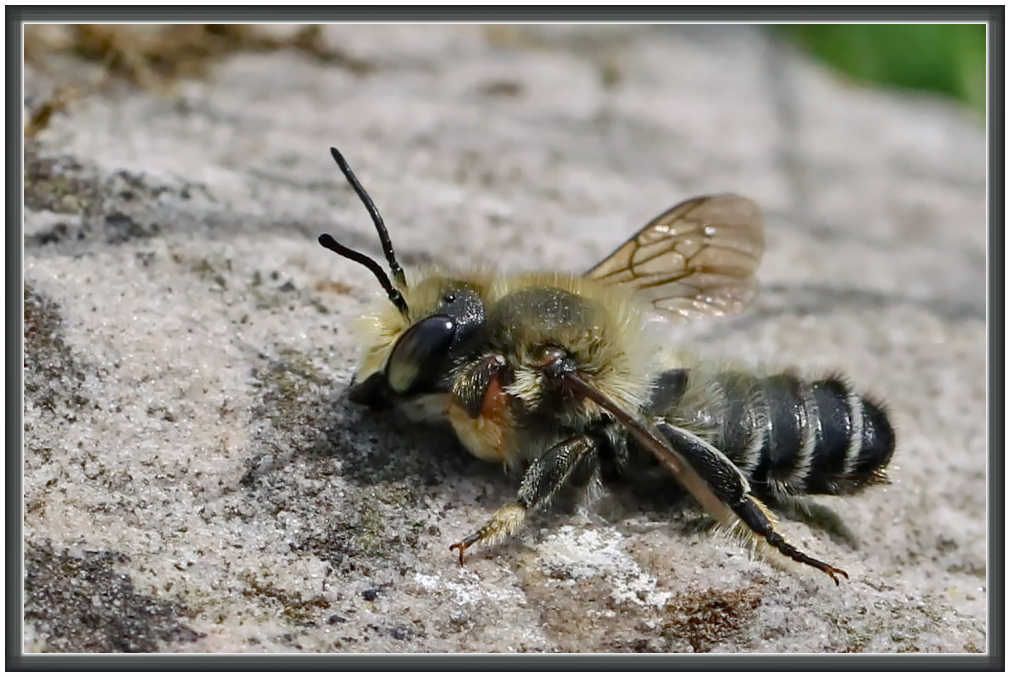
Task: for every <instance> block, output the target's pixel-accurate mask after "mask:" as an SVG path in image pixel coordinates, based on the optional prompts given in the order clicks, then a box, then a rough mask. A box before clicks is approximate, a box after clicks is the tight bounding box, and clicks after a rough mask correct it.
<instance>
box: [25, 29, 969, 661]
mask: <svg viewBox="0 0 1010 677" xmlns="http://www.w3.org/2000/svg"><path fill="white" fill-rule="evenodd" d="M322 38H323V41H324V44H328V45H331V46H339V49H340V51H341V53H342V54H343V57H342V60H340V59H335V60H331V61H326V60H323V59H314V58H312V57H311V56H309V55H307V54H305V53H302V52H297V51H293V50H279V51H270V52H265V53H246V52H239V53H237V54H235V55H233V56H228V57H223V58H222V59H221V60H220V62H219V63H217V64H215V65H214V66H213V67H212V68H211V69H210V70H209V72H208V73H207V76H206V77H205V78H203V79H192V80H185V81H182V82H180V83H179V84H178V85H177V86H176V87H175V89H174V90H173V91H172V92H170V93H167V94H165V93H158V92H150V91H144V90H139V89H136V88H130V87H126V86H124V85H119V86H115V85H112V86H108V87H103V88H101V89H100V90H99V91H98V92H97V93H95V94H92V95H89V96H84V97H81V98H79V99H77V100H75V101H73V102H72V103H71V105H70V106H69V108H68V110H67V111H66V112H63V113H58V114H56V115H55V116H54V117H53V119H52V121H51V124H50V126H49V127H48V129H46V130H45V131H43V132H42V133H41V134H40V135H39V137H38V139H37V140H34V141H32V142H31V143H30V144H29V147H28V149H27V156H28V160H27V176H26V199H27V208H26V214H25V263H24V265H25V281H26V291H25V301H26V316H25V321H26V329H25V339H26V345H25V379H26V402H25V421H24V431H25V465H24V481H25V523H24V526H25V542H26V548H27V549H28V552H29V553H32V555H31V556H30V557H27V558H26V566H27V568H28V571H27V575H28V579H27V581H28V582H26V586H27V587H26V608H25V616H26V630H25V641H26V650H28V651H89V650H139V651H151V650H162V651H202V652H210V651H219V652H223V651H227V652H245V651H291V650H301V651H311V652H327V651H350V652H404V651H423V652H456V651H475V652H497V651H504V652H513V651H515V652H522V651H530V652H539V651H580V652H610V651H687V652H691V651H694V652H702V651H717V652H748V651H760V652H909V651H911V652H920V651H921V652H978V651H983V650H984V648H985V644H986V635H985V613H986V609H987V607H986V597H987V589H986V546H987V541H986V519H985V518H986V502H985V495H986V489H985V477H986V432H985V431H986V426H985V393H986V390H985V383H986V368H985V364H986V363H985V277H984V276H985V246H986V234H985V233H986V229H985V143H984V129H983V125H982V123H981V121H979V120H977V119H974V118H972V117H971V115H970V114H969V113H967V112H965V111H963V110H961V109H960V108H958V107H957V106H955V105H953V104H950V103H947V102H944V101H940V100H937V99H933V98H930V97H926V96H921V95H912V94H901V93H890V92H883V91H879V90H875V89H869V88H865V87H862V86H859V85H856V84H853V83H850V82H846V81H844V80H843V79H841V78H840V77H838V76H836V75H833V74H832V73H830V72H827V71H826V70H825V69H824V68H823V67H821V66H818V65H816V64H814V63H812V62H811V61H810V60H809V59H807V58H806V57H804V56H802V55H799V54H797V53H795V52H793V51H792V50H791V49H789V48H788V47H786V46H784V45H782V44H780V43H779V42H777V41H776V40H775V39H773V38H772V37H769V35H768V34H767V33H765V32H763V31H760V30H757V29H754V28H747V27H740V26H711V27H706V26H655V27H644V26H614V27H606V26H550V27H535V26H523V27H515V26H492V27H485V26H434V25H409V26H392V25H389V26H330V27H327V28H326V29H325V31H324V33H323V34H322ZM77 67H80V68H83V66H82V65H81V64H77ZM53 77H55V76H54V75H53V73H51V72H48V73H47V72H46V71H44V70H41V69H36V68H34V67H31V66H30V67H29V69H28V72H27V81H26V89H27V91H28V92H29V94H32V93H33V92H41V91H45V90H46V88H47V87H50V86H51V85H52V80H51V78H53ZM330 145H336V146H338V147H340V148H341V149H342V150H343V152H344V153H345V154H346V156H347V157H348V159H349V160H350V162H351V164H352V166H353V167H354V168H355V171H356V172H357V174H358V176H359V178H360V179H361V180H362V182H363V183H364V184H365V186H366V187H367V188H368V190H369V192H370V193H371V195H372V197H373V198H374V199H375V201H376V203H377V204H378V205H379V207H380V209H381V210H382V212H383V215H384V217H385V219H386V222H387V223H388V224H389V226H390V230H391V234H392V237H393V239H394V241H395V242H396V245H397V248H398V251H399V253H400V255H401V258H402V259H403V260H404V262H405V264H407V265H408V267H409V265H411V264H413V265H417V264H419V263H424V262H425V261H429V260H434V261H439V262H443V263H448V264H456V265H466V264H468V263H470V262H472V261H479V260H484V261H488V260H490V261H493V262H494V263H496V264H498V265H500V266H502V267H505V268H510V269H523V268H530V267H536V268H552V267H553V268H563V269H571V270H579V269H583V268H585V267H587V266H589V265H590V264H592V263H593V262H595V261H597V260H599V259H600V258H601V257H602V256H604V255H605V254H606V253H607V252H609V251H610V250H611V249H612V248H613V247H614V246H616V245H617V244H618V243H619V242H620V241H622V240H623V239H624V238H626V237H627V236H628V235H630V234H631V233H632V232H633V231H634V230H636V229H637V228H638V227H640V226H641V225H643V224H644V223H645V222H646V221H647V220H648V219H649V218H651V217H652V216H654V215H655V214H657V213H659V212H660V211H661V210H663V209H665V208H666V207H668V206H670V205H672V204H673V203H675V202H677V201H679V200H681V199H684V198H686V197H690V196H692V195H697V194H702V193H706V192H716V191H735V192H740V193H743V194H745V195H748V196H750V197H752V198H754V199H755V200H757V201H758V202H759V203H761V204H762V205H763V206H764V208H765V210H766V221H767V224H766V230H767V241H768V248H767V254H766V257H765V261H764V264H763V266H762V269H761V273H760V276H761V279H762V284H763V289H764V293H763V296H762V297H761V298H760V300H759V302H758V303H757V305H756V306H755V308H754V309H753V310H751V311H750V312H749V313H748V314H745V315H743V316H741V317H739V318H735V319H732V320H723V321H713V322H699V323H697V324H694V325H690V326H688V327H684V328H671V330H670V331H671V342H672V341H676V340H685V341H690V342H693V343H696V344H699V345H701V346H702V347H703V348H704V349H705V350H707V351H711V353H712V354H713V356H718V357H726V358H732V359H734V360H744V361H748V362H753V363H755V364H757V363H773V364H777V365H780V366H786V367H798V368H802V369H804V370H807V371H811V372H813V373H817V372H818V371H821V370H826V369H830V368H837V369H840V370H842V371H844V372H845V373H846V374H848V375H850V376H851V378H852V379H853V381H854V382H855V383H857V384H858V385H859V386H860V387H861V388H864V389H865V390H867V391H870V392H873V393H875V394H877V395H879V396H880V397H882V398H883V399H885V400H886V401H887V402H888V403H889V405H890V407H891V410H892V411H893V413H894V418H895V420H896V422H897V425H898V431H899V448H898V451H897V454H896V456H895V460H894V466H895V467H894V468H893V470H892V478H893V484H891V485H890V486H887V487H883V488H874V489H871V490H868V491H867V492H866V493H865V494H862V495H859V496H856V497H852V498H847V499H823V500H820V501H819V503H821V504H823V505H824V506H827V507H828V508H830V509H831V510H832V511H834V512H836V513H837V514H838V515H840V516H841V517H842V519H843V520H844V524H845V525H846V527H847V528H848V529H849V530H850V531H851V532H852V533H853V534H854V535H855V536H856V538H857V539H858V545H855V546H854V545H852V544H851V543H847V542H845V540H844V539H842V538H840V537H837V536H832V534H831V533H830V532H829V531H826V530H824V529H818V528H812V527H811V526H810V525H808V524H807V523H803V522H798V521H794V520H791V519H784V520H783V522H782V529H783V531H784V532H785V533H786V534H787V535H788V537H789V538H790V539H792V540H793V541H794V542H795V543H796V545H798V546H800V547H802V548H804V549H805V550H807V551H809V552H812V553H816V554H817V555H818V556H820V557H822V558H823V559H825V560H827V561H830V562H832V563H836V564H838V565H839V566H841V567H842V568H845V569H846V570H847V571H848V572H849V574H850V575H851V580H849V581H847V582H845V583H843V584H842V585H841V586H840V587H835V586H834V585H833V584H832V583H831V581H830V580H828V579H827V577H825V576H821V575H819V574H817V573H816V572H807V571H792V570H789V571H783V570H781V569H778V568H776V567H774V566H772V565H771V564H769V563H768V562H765V561H762V560H760V559H756V558H754V557H753V556H751V554H750V553H749V552H748V550H747V549H746V548H744V547H742V546H741V545H740V544H738V543H735V542H733V541H731V540H729V539H727V538H726V537H724V536H722V535H720V534H718V533H715V532H713V531H712V530H710V529H708V528H706V526H705V522H704V520H702V519H700V518H699V514H698V513H697V512H696V511H694V510H692V509H690V508H682V507H678V506H669V505H665V504H664V502H663V501H656V500H653V497H643V496H641V495H639V494H636V492H635V491H634V489H621V490H615V492H614V493H613V494H612V495H610V496H607V497H604V498H603V499H601V501H600V502H599V503H598V505H596V506H595V508H593V509H583V508H579V509H564V508H563V507H562V509H558V510H554V511H551V512H550V513H548V514H544V515H540V516H537V517H536V518H535V519H534V520H533V521H532V523H531V524H530V526H529V528H528V529H527V530H526V532H525V534H524V535H523V536H522V537H521V538H518V539H516V541H514V542H512V543H509V544H505V545H501V546H497V547H495V548H492V549H487V550H483V551H475V552H473V553H472V554H470V555H469V559H468V561H467V563H466V566H465V567H460V566H459V565H458V563H457V562H456V558H455V554H454V553H451V552H450V551H449V549H448V546H449V544H450V543H453V542H455V541H457V540H459V539H460V538H461V537H462V536H464V535H466V534H467V533H469V532H470V531H471V530H472V529H474V528H475V527H477V526H478V525H480V524H481V523H482V522H483V521H484V520H485V519H486V518H487V517H488V516H489V515H490V514H491V513H492V512H493V511H494V510H495V509H496V508H498V507H499V506H500V505H502V504H503V503H505V502H506V501H508V500H510V499H511V498H512V497H513V496H514V491H515V488H516V480H515V478H513V477H510V476H508V475H506V474H505V473H503V472H502V471H501V469H499V468H496V467H494V466H491V465H487V464H484V463H483V462H481V461H478V460H476V459H472V458H470V457H468V456H467V455H466V453H465V452H464V451H462V450H461V448H460V447H459V446H458V444H457V443H456V442H455V441H454V440H453V438H452V437H451V435H450V434H449V433H448V432H446V431H443V430H439V429H430V428H420V427H418V426H416V425H414V424H411V423H408V422H406V421H404V420H402V419H400V418H398V417H395V416H393V417H389V416H385V417H384V416H379V415H376V414H373V413H370V412H367V411H363V410H361V409H360V408H358V407H355V406H353V405H351V404H349V403H348V402H347V401H346V399H345V389H346V386H347V384H348V382H349V379H350V376H351V374H352V373H353V370H354V369H355V367H356V365H357V362H358V360H359V358H360V355H361V350H360V346H358V344H357V343H356V342H355V339H354V336H353V334H352V331H351V327H352V324H353V320H354V319H355V318H356V317H358V316H359V315H360V314H361V312H362V310H363V308H364V307H365V304H366V302H367V301H368V300H369V299H371V298H373V297H375V296H377V295H379V294H380V291H379V290H378V289H377V285H376V283H375V281H374V279H372V278H371V276H370V275H369V274H368V273H367V271H365V270H364V269H363V268H361V267H359V266H356V265H353V264H351V263H350V262H347V261H345V260H342V259H339V258H337V257H335V256H333V255H332V254H331V253H329V252H326V251H324V250H323V249H322V248H320V247H319V246H318V245H317V244H316V242H315V237H316V236H317V235H318V234H319V233H321V232H324V231H328V232H331V233H333V234H334V236H335V237H337V239H338V240H341V241H342V242H345V243H347V244H348V245H350V246H353V247H358V248H363V249H366V250H367V251H371V252H375V251H377V243H376V242H375V236H374V232H373V230H372V227H371V225H370V223H369V222H368V218H367V216H366V214H365V212H364V209H363V208H362V206H361V205H360V203H359V202H358V201H357V199H356V198H355V197H354V195H353V193H352V192H351V190H350V188H349V187H348V186H346V185H345V182H344V181H343V179H342V177H341V176H340V174H339V172H338V171H337V170H336V168H335V167H334V166H333V162H332V160H331V159H330V157H329V153H328V150H327V149H328V147H329V146H330ZM28 588H30V589H28ZM60 600H63V601H60ZM54 607H55V609H56V610H58V612H59V613H54ZM138 610H139V611H138ZM96 623H98V624H99V625H100V628H101V630H100V631H99V630H96V626H95V624H96Z"/></svg>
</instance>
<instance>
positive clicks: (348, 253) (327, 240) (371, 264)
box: [319, 233, 407, 317]
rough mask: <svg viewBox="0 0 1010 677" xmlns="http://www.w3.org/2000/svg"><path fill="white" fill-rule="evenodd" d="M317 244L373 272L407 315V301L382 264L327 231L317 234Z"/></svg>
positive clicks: (393, 300)
mask: <svg viewBox="0 0 1010 677" xmlns="http://www.w3.org/2000/svg"><path fill="white" fill-rule="evenodd" d="M319 244H321V245H323V246H324V247H326V248H327V249H329V250H330V251H331V252H335V253H337V254H340V255H341V256H343V257H344V258H348V259H350V260H352V261H355V262H357V263H360V264H361V265H363V266H364V267H365V268H368V269H369V270H370V271H372V272H373V273H374V274H375V277H377V278H378V279H379V284H381V285H382V288H383V289H385V290H386V294H387V295H388V296H389V300H390V301H392V302H393V305H394V306H396V309H397V310H399V311H400V313H401V314H403V316H404V317H406V316H407V302H406V301H405V300H404V298H403V294H401V293H400V291H399V290H398V289H397V288H396V287H394V286H393V285H392V284H391V283H390V282H389V278H388V277H387V276H386V271H384V270H383V269H382V266H380V265H379V264H378V263H376V262H375V259H372V258H370V257H368V256H365V255H364V254H362V253H361V252H356V251H354V250H353V249H349V248H348V247H345V246H344V245H342V244H340V243H339V242H337V241H336V240H334V239H333V236H331V235H330V234H329V233H323V234H322V235H320V236H319ZM400 274H401V275H402V274H403V273H402V272H401V273H400Z"/></svg>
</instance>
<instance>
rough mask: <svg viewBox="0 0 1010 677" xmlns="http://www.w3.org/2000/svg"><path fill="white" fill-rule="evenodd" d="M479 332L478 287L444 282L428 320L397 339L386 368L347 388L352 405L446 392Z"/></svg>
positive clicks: (376, 404)
mask: <svg viewBox="0 0 1010 677" xmlns="http://www.w3.org/2000/svg"><path fill="white" fill-rule="evenodd" d="M483 329H484V303H483V301H482V300H481V297H480V294H479V293H478V291H477V289H476V288H475V287H473V285H470V284H468V283H465V282H460V281H449V282H448V283H447V285H446V288H445V289H444V290H443V292H442V294H441V297H440V298H439V302H438V304H437V306H436V307H435V308H434V309H433V312H432V314H431V315H429V316H428V317H425V318H424V319H422V320H419V321H418V322H415V323H414V324H413V325H411V326H410V328H409V329H407V331H405V332H404V333H403V334H402V335H400V338H399V339H397V341H396V344H395V345H394V346H393V350H392V351H391V352H390V354H389V359H388V360H387V361H386V365H385V367H384V368H383V369H382V370H381V371H378V372H376V373H374V374H372V375H371V376H369V377H368V378H367V379H365V380H364V381H362V382H361V383H355V384H352V385H351V390H350V392H349V393H348V397H349V398H350V400H351V401H352V402H355V403H356V404H363V405H365V406H367V407H370V408H372V409H386V408H388V407H390V406H393V405H394V404H396V403H397V402H402V401H405V400H409V399H411V398H413V397H417V396H420V395H426V394H432V393H444V392H448V390H449V383H450V374H451V371H452V368H453V367H454V366H455V365H456V364H458V363H459V362H460V361H462V360H463V359H465V358H466V357H467V356H469V355H471V354H472V353H473V352H474V350H475V348H476V346H477V345H478V344H479V342H480V337H481V335H482V334H483Z"/></svg>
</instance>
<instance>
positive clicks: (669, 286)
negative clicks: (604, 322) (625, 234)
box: [586, 195, 764, 318]
mask: <svg viewBox="0 0 1010 677" xmlns="http://www.w3.org/2000/svg"><path fill="white" fill-rule="evenodd" d="M763 252H764V235H763V234H762V231H761V211H760V209H759V208H758V206H757V205H756V204H754V202H752V201H750V200H748V199H747V198H745V197H740V196H739V195H712V196H707V197H697V198H694V199H692V200H687V201H685V202H681V203H680V204H678V205H677V206H676V207H673V208H672V209H669V210H668V211H666V212H664V213H663V214H660V215H659V216H657V217H656V218H655V219H653V220H652V221H651V222H650V223H649V224H648V225H647V226H645V228H643V229H642V230H640V231H638V233H636V234H635V236H634V237H632V238H631V239H630V240H628V241H627V242H625V243H624V244H623V245H621V246H620V247H618V248H617V250H616V251H614V253H612V254H611V255H610V256H608V257H607V258H605V259H603V261H601V262H600V263H598V264H597V265H596V266H594V267H593V268H591V269H590V270H589V271H588V272H587V273H586V275H588V276H589V277H591V278H593V279H596V280H600V281H602V282H606V283H609V284H615V285H621V286H626V287H630V288H632V289H635V290H636V291H637V292H638V295H639V297H641V298H643V299H644V300H646V301H648V302H649V303H651V304H652V307H653V308H655V309H656V311H657V312H658V313H660V314H662V315H665V316H667V317H684V318H688V317H697V316H701V315H733V314H736V313H739V312H740V311H741V310H743V309H744V308H745V307H746V306H747V305H748V304H749V303H750V302H751V300H752V299H753V298H754V296H755V295H756V294H757V281H756V280H755V278H754V271H755V270H757V267H758V264H759V263H760V262H761V254H762V253H763Z"/></svg>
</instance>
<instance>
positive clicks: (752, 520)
mask: <svg viewBox="0 0 1010 677" xmlns="http://www.w3.org/2000/svg"><path fill="white" fill-rule="evenodd" d="M656 428H658V429H659V431H660V432H661V433H662V434H663V436H664V437H666V439H667V440H668V441H669V442H670V444H671V445H672V446H673V447H674V448H676V450H677V451H679V452H680V453H681V454H683V456H684V458H686V459H687V461H688V462H689V463H690V464H691V467H692V468H694V469H695V470H696V471H697V472H698V473H699V474H700V475H701V476H702V477H703V478H704V480H705V481H706V482H707V483H708V485H709V487H710V488H711V489H712V491H714V492H715V493H716V495H717V496H718V497H719V499H720V500H722V501H723V502H724V503H725V504H726V505H727V506H728V507H729V508H730V510H732V511H733V513H735V514H736V516H737V517H738V518H739V519H740V521H741V522H743V524H744V525H745V526H746V527H747V528H748V529H750V530H751V531H752V532H753V533H755V534H757V535H758V536H761V537H762V538H764V540H765V541H767V542H768V544H769V545H771V546H772V547H774V548H775V549H776V550H778V551H779V552H780V553H782V554H783V555H785V556H786V557H789V558H790V559H792V560H794V561H796V562H799V563H801V564H806V565H808V566H811V567H814V568H815V569H818V570H819V571H823V572H824V573H826V574H827V575H828V576H831V578H832V580H834V582H835V585H838V584H839V580H838V575H841V576H844V577H845V578H848V577H849V575H848V574H847V573H845V572H844V571H842V570H841V569H837V568H835V567H833V566H831V565H830V564H827V563H825V562H822V561H820V560H817V559H814V558H813V557H810V556H809V555H807V554H805V553H803V552H801V551H800V550H798V549H796V548H795V547H793V546H792V545H790V544H789V543H786V540H785V539H784V538H783V537H782V535H781V534H779V533H778V532H777V531H775V522H774V517H773V516H772V514H771V512H770V511H769V510H768V508H766V507H765V506H764V504H763V503H761V501H759V500H758V499H756V498H754V497H753V496H752V495H751V492H750V484H749V483H748V482H747V478H746V477H744V475H743V473H742V472H740V469H739V468H737V467H736V465H734V463H733V462H732V461H731V460H729V458H727V457H726V455H725V454H723V453H722V452H721V451H719V450H718V449H716V448H715V447H713V446H712V445H711V444H709V443H708V442H706V441H705V440H703V439H701V438H700V437H698V436H697V435H695V434H693V433H691V432H689V431H687V430H684V429H682V428H678V427H676V426H673V425H670V424H669V423H667V422H665V421H658V422H657V423H656Z"/></svg>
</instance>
